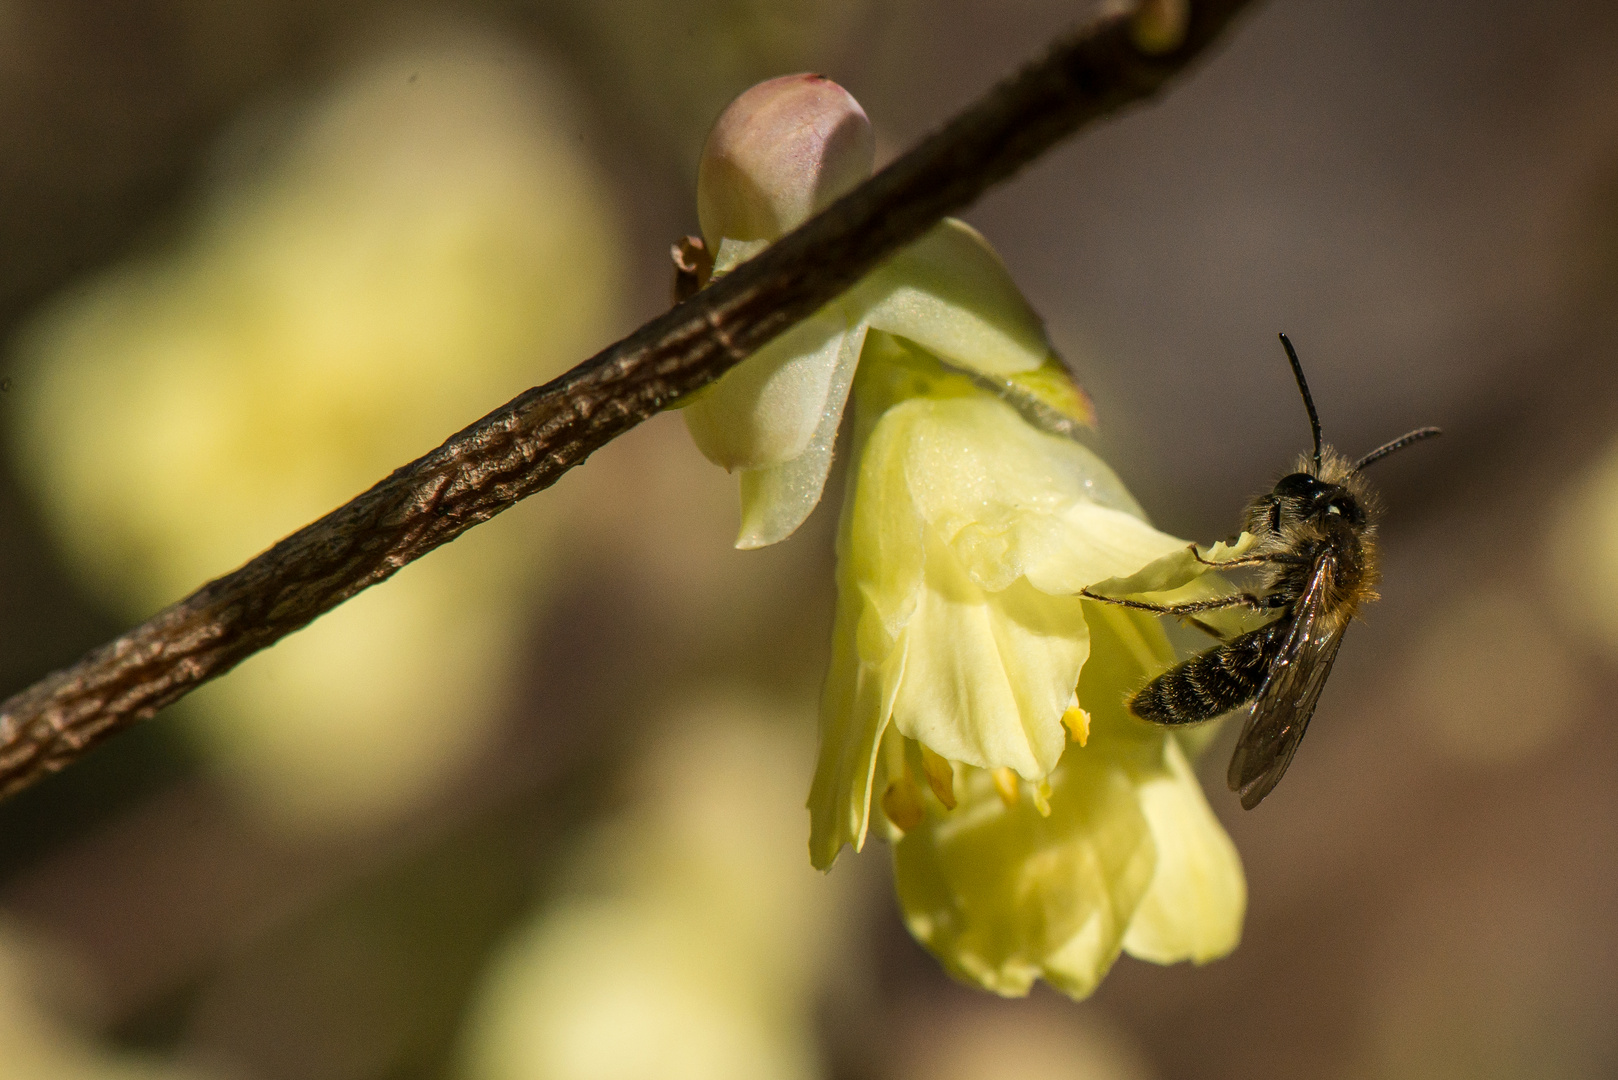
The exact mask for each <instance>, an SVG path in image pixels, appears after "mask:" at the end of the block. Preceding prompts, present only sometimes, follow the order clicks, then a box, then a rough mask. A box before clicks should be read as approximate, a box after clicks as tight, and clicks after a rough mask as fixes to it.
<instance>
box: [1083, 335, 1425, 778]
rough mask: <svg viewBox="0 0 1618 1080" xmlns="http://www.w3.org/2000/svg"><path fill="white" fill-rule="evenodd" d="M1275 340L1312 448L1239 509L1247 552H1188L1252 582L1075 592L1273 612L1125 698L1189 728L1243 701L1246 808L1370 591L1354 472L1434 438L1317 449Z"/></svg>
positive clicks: (1146, 607)
mask: <svg viewBox="0 0 1618 1080" xmlns="http://www.w3.org/2000/svg"><path fill="white" fill-rule="evenodd" d="M1280 336H1281V345H1282V347H1283V348H1285V349H1286V353H1287V359H1288V360H1289V361H1290V362H1291V364H1292V374H1293V375H1294V377H1296V379H1297V380H1298V390H1299V392H1300V393H1302V395H1303V405H1304V408H1305V409H1306V410H1307V411H1308V413H1309V427H1310V430H1311V432H1312V433H1313V435H1314V452H1313V454H1312V455H1311V454H1304V455H1302V456H1300V457H1299V459H1298V464H1297V468H1296V471H1294V472H1291V473H1288V474H1287V475H1286V476H1283V477H1282V478H1281V479H1280V480H1278V481H1277V482H1276V484H1275V487H1274V489H1273V490H1271V491H1270V492H1269V493H1268V494H1266V495H1261V496H1259V497H1258V498H1256V499H1254V500H1253V502H1252V503H1251V504H1250V505H1249V506H1248V507H1247V512H1246V515H1245V518H1244V522H1243V524H1244V527H1245V528H1246V530H1247V531H1248V532H1249V533H1252V534H1253V536H1254V537H1255V538H1256V539H1257V544H1256V545H1255V546H1254V547H1253V548H1252V549H1251V550H1250V551H1249V552H1248V553H1247V554H1245V555H1243V556H1242V557H1240V558H1237V559H1232V560H1227V561H1225V562H1218V563H1210V562H1208V560H1206V559H1204V558H1203V557H1202V555H1201V554H1200V553H1198V552H1197V549H1196V547H1195V545H1193V546H1192V549H1191V550H1192V554H1193V555H1195V556H1196V558H1197V560H1198V561H1199V562H1202V563H1205V564H1207V565H1210V566H1219V567H1220V568H1221V569H1234V568H1240V567H1251V568H1254V569H1257V570H1258V571H1259V574H1260V587H1259V588H1258V589H1257V590H1255V591H1253V592H1241V593H1234V594H1232V595H1228V596H1220V597H1215V598H1212V599H1208V600H1197V601H1192V602H1189V603H1182V604H1149V603H1145V602H1142V601H1138V600H1127V599H1120V598H1117V597H1107V596H1100V595H1097V594H1095V593H1092V592H1090V591H1089V590H1081V592H1082V594H1083V595H1084V596H1087V597H1089V598H1090V599H1092V600H1100V601H1103V602H1105V603H1109V604H1120V605H1122V606H1124V607H1130V608H1136V609H1139V610H1142V611H1151V612H1155V613H1157V614H1161V615H1176V616H1182V617H1185V616H1193V615H1195V614H1196V613H1198V612H1203V611H1211V610H1215V609H1219V608H1235V607H1246V608H1248V609H1249V610H1252V611H1255V612H1259V613H1270V612H1274V613H1277V614H1276V617H1275V618H1274V619H1273V620H1272V621H1270V622H1268V623H1266V624H1265V625H1263V626H1261V627H1259V628H1258V629H1256V630H1252V631H1249V632H1247V633H1244V634H1240V635H1239V636H1236V637H1233V638H1231V639H1229V640H1226V641H1222V642H1221V643H1220V644H1218V645H1215V646H1214V647H1213V648H1210V649H1208V650H1207V651H1205V652H1201V653H1198V654H1197V655H1196V656H1193V657H1191V658H1190V659H1188V660H1185V661H1183V662H1182V663H1180V664H1179V665H1177V666H1175V667H1172V668H1170V669H1169V670H1168V671H1165V672H1164V673H1163V674H1161V675H1159V676H1158V677H1157V678H1155V679H1153V680H1152V681H1151V682H1149V683H1147V684H1146V685H1145V686H1143V687H1142V688H1141V689H1140V690H1139V691H1137V692H1136V693H1135V694H1134V696H1132V697H1131V698H1130V699H1129V711H1130V712H1132V713H1134V714H1135V715H1136V716H1138V717H1140V718H1141V719H1143V720H1150V721H1152V722H1153V723H1157V724H1194V723H1197V722H1198V721H1201V720H1212V719H1213V718H1214V717H1216V716H1222V715H1224V714H1225V713H1228V712H1230V711H1231V710H1233V709H1237V708H1240V707H1241V706H1243V705H1246V706H1247V718H1246V720H1245V721H1244V722H1243V724H1242V733H1241V737H1240V738H1239V739H1237V741H1236V752H1235V754H1234V755H1232V757H1231V759H1230V770H1229V772H1228V773H1227V774H1226V780H1227V782H1228V783H1229V785H1230V789H1231V790H1232V791H1234V792H1237V793H1238V794H1239V795H1240V796H1241V799H1242V806H1243V807H1245V808H1246V809H1248V810H1251V809H1253V807H1255V806H1257V805H1258V804H1259V803H1260V802H1262V801H1263V799H1264V797H1265V796H1266V795H1268V794H1269V793H1270V792H1271V791H1272V790H1274V788H1275V785H1276V784H1278V783H1280V781H1281V777H1282V776H1283V775H1285V774H1286V771H1287V766H1288V765H1290V764H1292V757H1293V755H1294V754H1296V753H1297V751H1298V743H1299V742H1300V741H1301V740H1302V739H1303V733H1304V730H1305V729H1306V728H1308V726H1309V718H1310V717H1311V716H1313V715H1314V712H1315V704H1316V702H1318V701H1319V700H1320V691H1321V689H1322V688H1323V687H1324V686H1325V685H1326V677H1327V676H1328V675H1330V674H1331V668H1332V663H1333V662H1334V661H1335V660H1336V659H1337V650H1338V648H1339V647H1340V646H1341V645H1342V643H1343V631H1344V630H1346V629H1347V628H1348V624H1349V622H1350V620H1352V619H1353V618H1354V616H1355V614H1357V613H1358V611H1359V608H1360V605H1361V604H1364V603H1366V602H1368V601H1371V600H1375V599H1376V597H1377V593H1376V585H1377V579H1378V571H1377V548H1376V526H1377V519H1378V518H1379V517H1380V516H1381V512H1382V507H1381V504H1380V503H1379V502H1378V500H1377V498H1376V495H1375V493H1374V492H1373V491H1372V490H1371V489H1370V487H1369V485H1367V483H1366V482H1365V477H1364V475H1363V473H1364V470H1365V468H1366V467H1367V466H1369V465H1371V464H1372V463H1373V462H1377V461H1381V460H1382V459H1383V458H1385V457H1387V456H1388V455H1389V454H1391V453H1393V452H1394V451H1395V450H1400V449H1403V448H1404V447H1406V446H1409V445H1410V444H1411V443H1414V442H1419V441H1420V440H1422V439H1427V438H1431V437H1432V436H1434V435H1438V434H1440V431H1439V429H1438V428H1435V427H1424V428H1417V429H1416V430H1415V431H1412V432H1410V433H1409V434H1406V435H1401V436H1399V437H1398V438H1397V439H1394V440H1393V441H1392V442H1389V443H1386V444H1384V445H1382V446H1379V447H1377V448H1376V449H1375V450H1373V451H1371V452H1370V453H1369V454H1366V455H1365V456H1364V457H1362V458H1360V459H1359V460H1358V461H1350V460H1349V459H1347V458H1345V457H1342V456H1341V455H1340V454H1338V453H1337V452H1336V451H1334V450H1332V449H1331V447H1329V446H1322V445H1321V441H1320V418H1319V416H1318V415H1316V413H1315V403H1314V399H1313V398H1312V397H1311V396H1310V394H1309V383H1308V382H1307V381H1306V380H1305V379H1304V377H1303V365H1302V364H1300V363H1299V362H1298V353H1297V350H1295V349H1294V348H1293V347H1292V342H1291V341H1289V340H1288V339H1287V336H1286V335H1285V334H1282V335H1280ZM1192 621H1193V622H1195V620H1192ZM1197 625H1199V626H1200V628H1201V629H1204V630H1207V631H1209V632H1210V633H1212V632H1214V631H1212V630H1211V629H1210V628H1209V627H1207V626H1206V625H1203V624H1200V623H1197Z"/></svg>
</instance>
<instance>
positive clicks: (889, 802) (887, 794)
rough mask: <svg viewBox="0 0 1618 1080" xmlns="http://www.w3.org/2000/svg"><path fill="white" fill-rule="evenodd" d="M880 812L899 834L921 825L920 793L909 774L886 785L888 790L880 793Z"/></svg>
mask: <svg viewBox="0 0 1618 1080" xmlns="http://www.w3.org/2000/svg"><path fill="white" fill-rule="evenodd" d="M882 812H883V813H884V814H886V815H888V820H889V821H891V822H892V823H893V825H894V827H895V828H897V829H898V830H899V831H900V832H909V831H910V830H911V829H914V828H915V827H916V826H917V825H920V824H921V819H922V817H923V816H924V815H923V810H922V805H921V791H920V790H919V789H918V788H917V787H916V782H915V781H914V780H912V779H910V774H909V773H905V774H904V775H902V776H900V777H899V778H898V779H896V780H892V781H890V782H889V783H888V789H887V790H886V791H884V792H883V793H882Z"/></svg>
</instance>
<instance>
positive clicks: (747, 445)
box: [684, 304, 849, 469]
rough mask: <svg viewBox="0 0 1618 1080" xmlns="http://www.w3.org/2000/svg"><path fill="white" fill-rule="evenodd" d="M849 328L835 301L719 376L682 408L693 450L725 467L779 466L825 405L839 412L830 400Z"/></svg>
mask: <svg viewBox="0 0 1618 1080" xmlns="http://www.w3.org/2000/svg"><path fill="white" fill-rule="evenodd" d="M848 330H849V323H848V320H847V318H846V317H845V315H844V312H843V310H842V308H841V307H839V306H838V305H835V304H834V305H832V306H830V307H828V308H826V309H824V310H822V311H820V312H819V313H817V314H815V315H813V316H811V317H809V318H808V319H805V320H804V321H803V322H801V323H799V324H798V325H797V326H794V327H793V328H792V329H791V330H788V331H787V332H786V333H784V334H782V335H781V336H780V337H778V338H776V339H775V340H774V341H772V342H770V343H769V344H768V345H766V346H764V348H762V349H760V350H759V351H758V352H756V353H754V354H753V355H752V356H750V357H748V358H747V360H745V361H744V362H743V363H740V364H738V365H736V366H735V367H733V368H731V369H730V370H729V371H727V372H726V373H725V374H724V375H722V376H720V378H719V380H718V381H717V382H716V383H714V384H713V385H712V386H711V387H709V388H708V389H707V391H706V392H705V393H703V394H702V395H700V396H699V397H697V398H695V399H694V400H692V401H691V403H690V404H689V405H687V406H686V408H685V410H684V412H685V422H686V427H687V428H689V429H690V432H691V438H692V441H694V442H695V443H696V444H697V448H698V449H699V450H701V451H702V453H703V454H704V456H706V457H707V458H708V460H709V461H712V462H713V463H714V464H715V465H722V466H724V467H725V468H726V469H758V468H763V467H766V466H770V465H779V464H781V463H783V462H787V461H791V460H792V459H793V458H796V457H798V456H800V455H801V454H803V453H804V451H805V450H807V449H808V448H809V444H810V442H811V440H813V438H814V436H815V432H816V430H817V429H818V428H820V426H821V424H822V421H823V420H824V418H825V414H826V411H827V410H828V409H829V408H835V410H836V411H837V412H838V413H839V414H841V412H842V401H841V400H839V401H837V402H836V403H835V404H834V403H833V402H832V401H831V400H830V398H831V393H832V388H833V385H834V383H835V382H836V381H837V379H838V366H839V364H838V362H839V359H840V358H841V356H842V352H843V339H844V337H845V336H846V335H847V333H848ZM843 393H844V394H845V395H846V393H847V387H846V383H845V384H844V386H843Z"/></svg>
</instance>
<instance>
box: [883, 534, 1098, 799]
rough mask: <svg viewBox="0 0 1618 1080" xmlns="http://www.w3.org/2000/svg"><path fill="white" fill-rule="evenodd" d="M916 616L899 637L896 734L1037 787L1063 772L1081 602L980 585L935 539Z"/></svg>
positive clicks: (1081, 648) (1080, 639)
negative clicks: (1059, 767)
mask: <svg viewBox="0 0 1618 1080" xmlns="http://www.w3.org/2000/svg"><path fill="white" fill-rule="evenodd" d="M926 538H927V543H926V570H925V578H924V581H923V586H922V589H921V590H920V594H919V597H918V600H917V603H916V608H915V613H914V615H912V617H911V618H910V620H909V621H908V622H907V623H906V625H905V628H904V630H903V631H902V633H901V634H900V637H899V642H898V648H899V649H900V650H901V651H902V652H903V653H904V657H905V663H904V679H903V682H902V683H901V684H900V685H899V687H898V688H897V693H896V694H895V696H894V702H893V723H894V725H895V726H896V727H897V728H898V730H899V732H900V733H901V734H903V735H905V736H907V737H909V738H912V739H916V740H918V741H919V742H921V744H922V745H924V746H927V747H930V748H931V749H932V750H933V751H935V752H936V753H938V754H941V755H943V756H944V757H946V758H950V759H952V760H955V761H961V762H965V763H966V764H968V765H976V766H979V767H980V768H987V769H994V768H1000V767H1002V766H1004V767H1009V768H1012V769H1015V770H1017V772H1018V773H1019V774H1020V775H1021V776H1022V777H1023V778H1024V779H1027V780H1037V779H1039V778H1041V777H1043V776H1044V775H1045V774H1046V773H1048V772H1050V771H1051V769H1053V768H1055V767H1056V762H1057V759H1058V758H1060V757H1061V756H1062V749H1063V747H1064V746H1066V745H1067V733H1066V731H1065V729H1064V728H1063V727H1062V724H1061V717H1062V713H1063V711H1065V710H1066V708H1067V705H1068V702H1069V701H1070V700H1071V699H1072V697H1073V687H1074V686H1075V685H1076V683H1077V682H1078V674H1079V668H1080V667H1081V666H1082V665H1083V663H1084V658H1085V656H1086V654H1087V653H1088V651H1089V636H1088V634H1087V632H1086V630H1085V624H1084V618H1083V615H1082V614H1081V605H1082V603H1083V601H1082V600H1081V599H1080V598H1079V597H1077V596H1063V597H1055V596H1048V595H1046V594H1044V593H1041V592H1039V591H1037V590H1036V589H1034V588H1033V587H1032V586H1031V585H1029V584H1028V583H1027V582H1026V581H1021V580H1019V581H1014V582H1012V583H1011V585H1009V586H1008V587H1007V588H1005V589H1003V590H1001V591H1000V592H997V593H992V594H991V593H988V592H986V591H985V590H984V589H983V588H982V587H981V586H979V585H977V584H976V583H975V582H974V581H973V580H972V578H971V576H970V575H969V574H968V573H967V572H966V568H965V566H963V565H962V563H961V561H960V559H959V558H958V557H957V556H956V555H955V553H954V551H952V550H951V549H950V548H949V547H948V546H947V545H945V544H944V543H942V542H941V540H940V539H939V537H938V534H937V532H936V531H935V530H932V529H928V530H927V532H926Z"/></svg>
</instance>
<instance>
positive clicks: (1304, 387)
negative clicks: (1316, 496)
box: [1281, 334, 1391, 476]
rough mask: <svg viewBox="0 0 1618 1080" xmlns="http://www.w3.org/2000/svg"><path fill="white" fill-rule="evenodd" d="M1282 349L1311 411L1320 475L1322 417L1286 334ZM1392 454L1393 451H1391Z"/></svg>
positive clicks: (1310, 417) (1310, 421) (1282, 341)
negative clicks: (1317, 410)
mask: <svg viewBox="0 0 1618 1080" xmlns="http://www.w3.org/2000/svg"><path fill="white" fill-rule="evenodd" d="M1281 347H1282V348H1284V349H1286V351H1287V359H1288V360H1290V361H1292V374H1293V375H1294V376H1295V377H1296V378H1297V380H1298V391H1299V392H1300V393H1302V394H1303V407H1304V408H1305V409H1308V410H1309V430H1310V431H1311V432H1313V433H1314V437H1315V471H1314V475H1316V476H1319V475H1320V415H1319V414H1318V413H1316V412H1315V399H1314V398H1312V397H1310V396H1309V382H1308V380H1306V379H1305V378H1304V377H1303V365H1302V364H1300V363H1298V350H1297V349H1294V348H1293V347H1292V342H1291V341H1290V340H1288V339H1287V336H1286V335H1285V334H1282V335H1281ZM1390 452H1391V451H1390Z"/></svg>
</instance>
